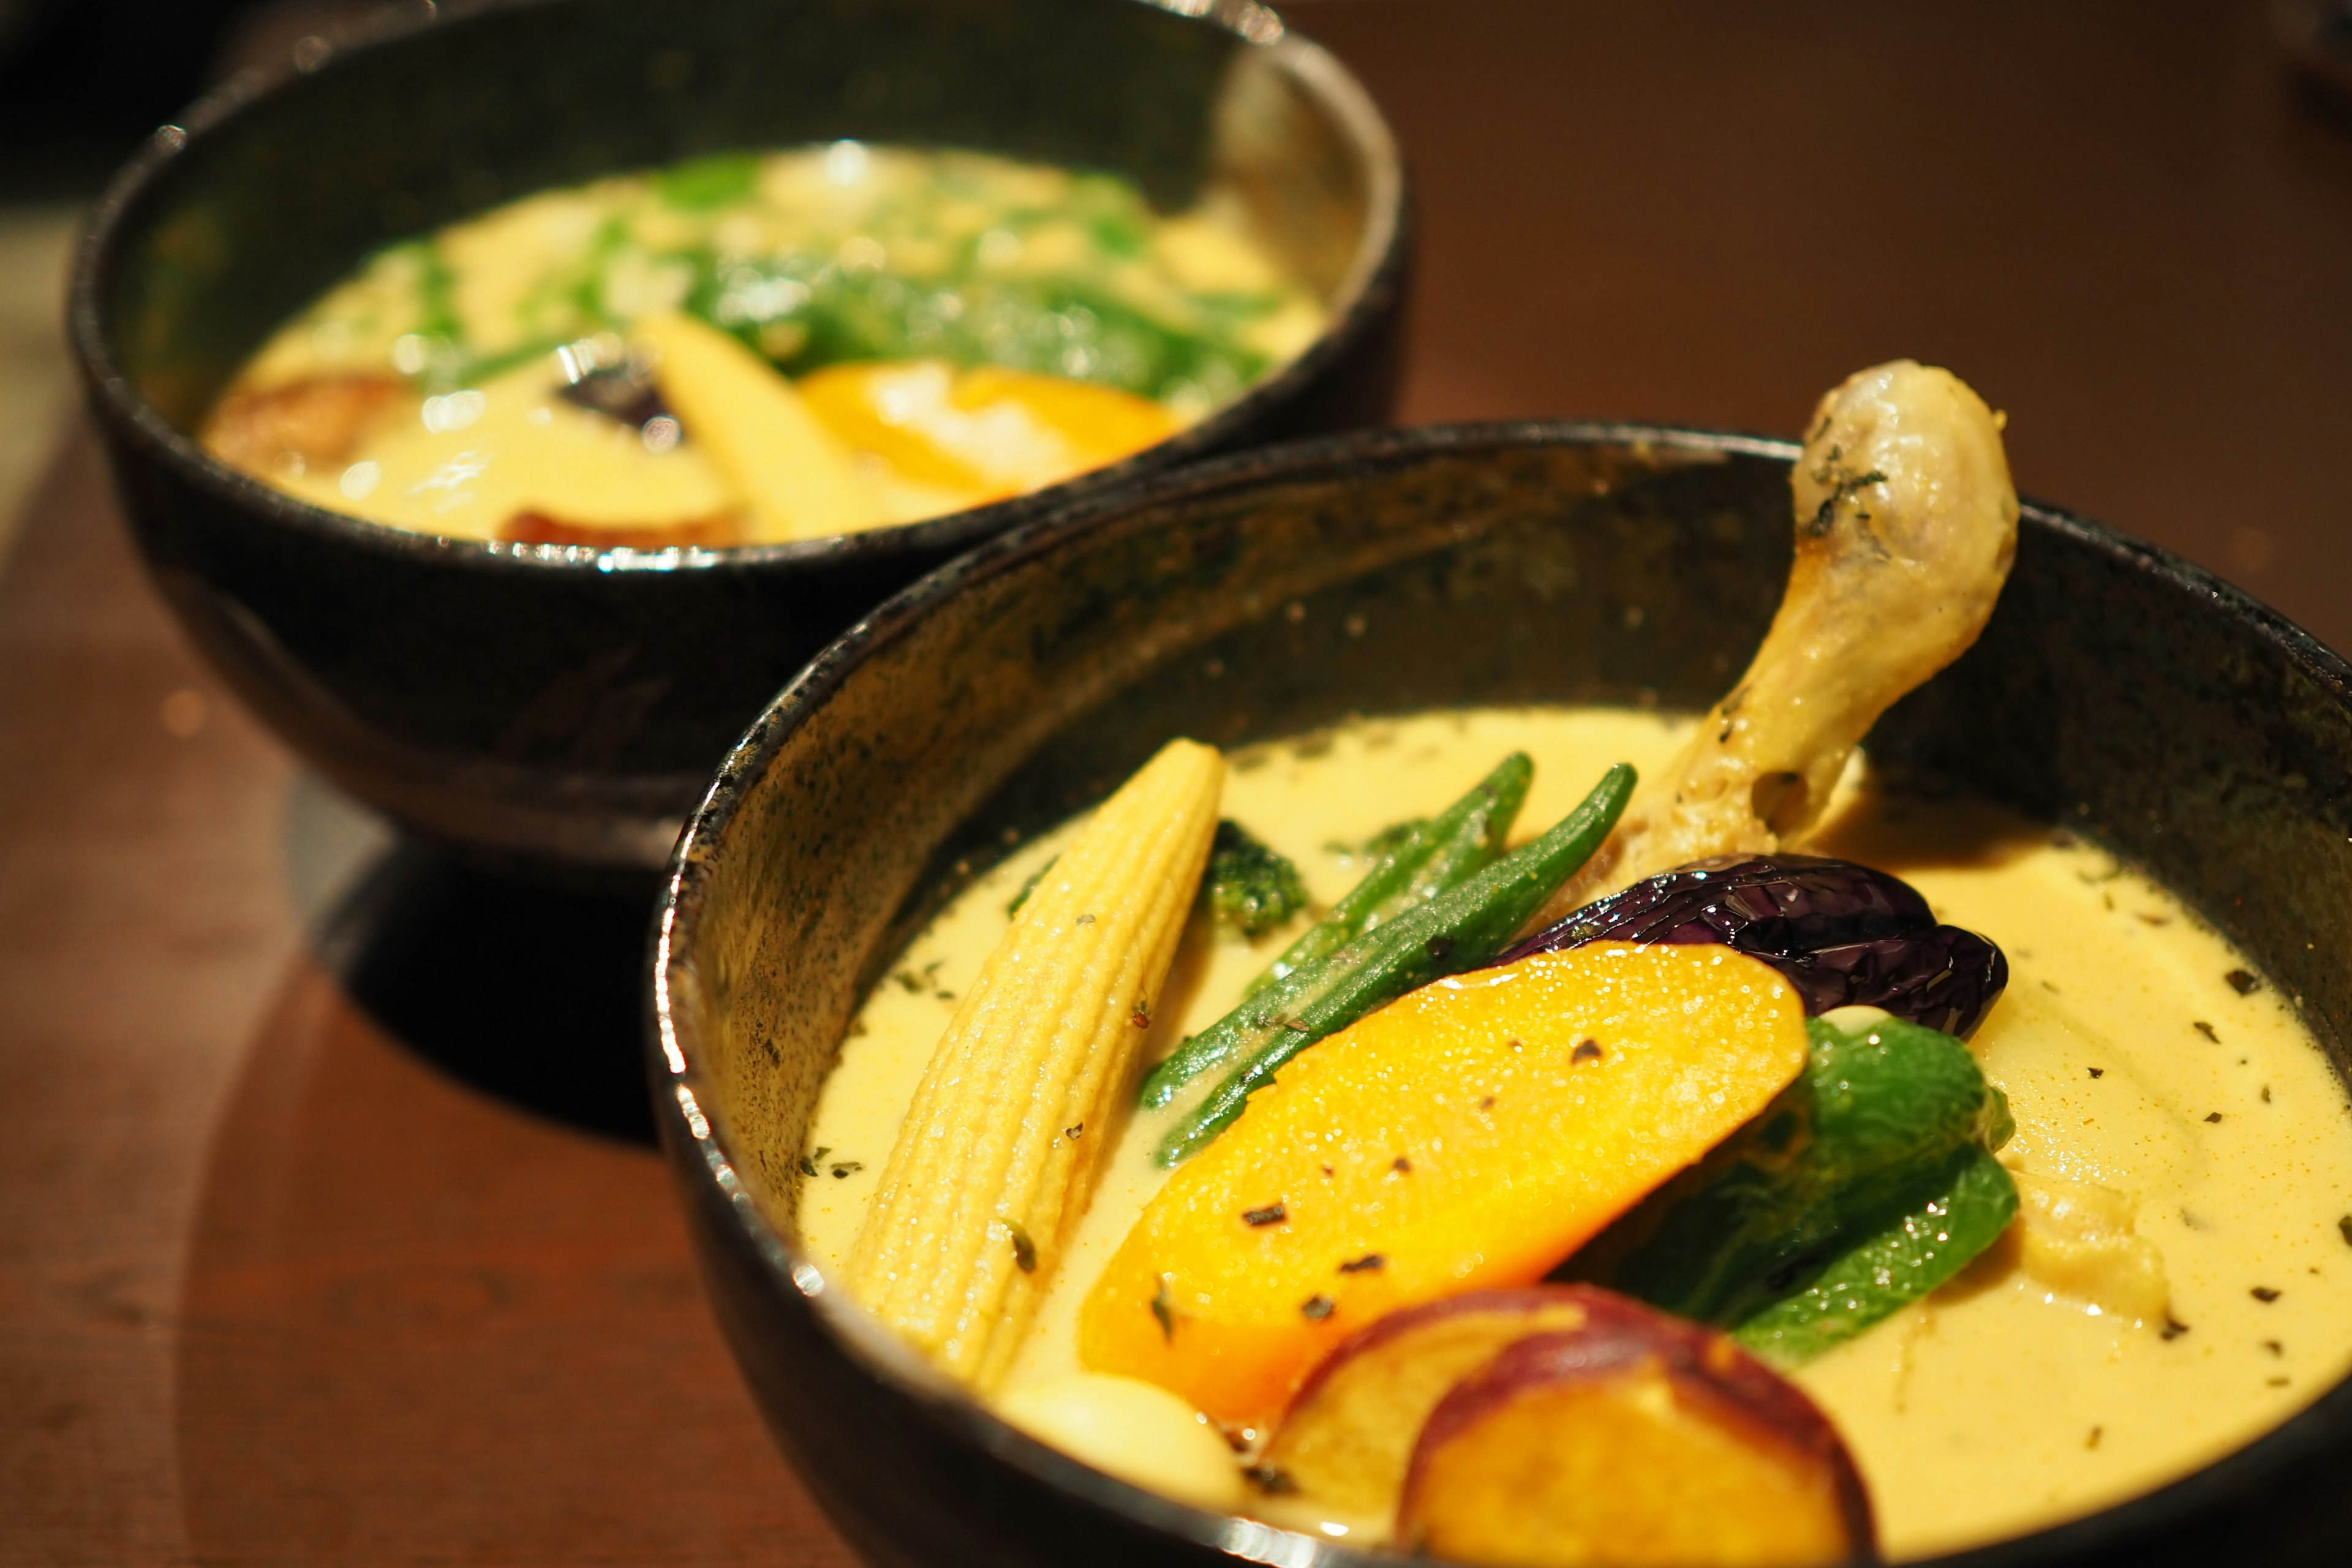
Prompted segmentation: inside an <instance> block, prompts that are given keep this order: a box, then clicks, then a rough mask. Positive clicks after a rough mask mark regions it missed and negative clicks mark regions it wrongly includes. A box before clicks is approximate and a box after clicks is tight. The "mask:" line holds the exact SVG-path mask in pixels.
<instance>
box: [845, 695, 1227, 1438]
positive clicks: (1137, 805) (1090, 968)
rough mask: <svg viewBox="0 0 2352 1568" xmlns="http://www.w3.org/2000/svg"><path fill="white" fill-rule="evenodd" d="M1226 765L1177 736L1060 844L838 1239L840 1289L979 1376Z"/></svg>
mask: <svg viewBox="0 0 2352 1568" xmlns="http://www.w3.org/2000/svg"><path fill="white" fill-rule="evenodd" d="M1224 773H1225V764H1224V759H1223V757H1222V756H1220V755H1219V754H1218V753H1217V752H1216V750H1215V749H1214V748H1213V747H1210V746H1203V745H1200V744H1197V743H1195V742H1191V741H1171V742H1169V743H1168V745H1167V746H1165V747H1163V748H1162V749H1161V750H1160V754H1159V755H1158V756H1156V757H1154V758H1152V760H1151V761H1150V763H1146V764H1145V765H1144V767H1143V769H1142V771H1141V772H1139V773H1137V774H1136V775H1135V776H1134V777H1133V778H1131V779H1129V781H1128V782H1127V783H1126V784H1124V785H1123V786H1121V788H1120V789H1119V791H1118V794H1116V795H1112V796H1111V797H1110V799H1108V801H1105V802H1104V803H1103V805H1101V807H1100V808H1099V809H1098V810H1097V811H1096V813H1095V815H1094V816H1093V818H1092V819H1091V820H1090V821H1088V822H1087V825H1086V826H1085V827H1084V828H1083V829H1082V830H1081V831H1080V833H1079V835H1078V837H1077V838H1076V841H1075V842H1074V843H1072V844H1071V846H1070V847H1069V848H1067V849H1066V850H1065V851H1063V853H1062V855H1061V857H1060V858H1058V859H1056V860H1055V862H1054V864H1053V867H1052V869H1051V870H1050V871H1049V872H1048V873H1047V874H1046V875H1045V878H1044V879H1041V880H1040V881H1039V882H1038V884H1037V886H1036V888H1035V889H1034V891H1033V892H1032V893H1031V894H1030V896H1029V898H1028V899H1027V900H1026V901H1025V902H1024V903H1023V904H1022V906H1021V910H1020V914H1019V916H1018V917H1017V918H1016V919H1015V920H1014V921H1013V927H1012V929H1011V930H1010V931H1006V932H1005V934H1004V938H1003V941H1002V942H999V943H998V944H997V947H996V951H995V952H992V953H991V954H989V957H988V962H987V963H986V964H985V965H983V966H982V970H981V973H980V978H979V980H978V981H977V982H976V983H975V984H973V985H972V986H971V989H970V990H969V991H967V992H966V993H965V994H964V998H963V1002H962V1005H961V1006H959V1007H958V1008H957V1009H956V1015H955V1019H954V1021H953V1022H952V1023H950V1025H949V1026H948V1029H947V1033H946V1034H945V1035H944V1036H942V1037H940V1043H939V1045H938V1046H937V1047H935V1048H934V1049H933V1051H932V1053H931V1060H930V1065H929V1067H928V1068H925V1069H924V1073H923V1080H922V1084H921V1087H919V1089H917V1090H916V1091H915V1100H914V1105H913V1108H912V1109H911V1110H909V1111H908V1115H907V1120H906V1122H905V1124H904V1125H903V1126H902V1127H901V1128H900V1130H899V1133H898V1143H897V1144H896V1146H895V1147H893V1148H892V1149H891V1151H890V1161H889V1163H888V1165H887V1166H886V1167H885V1168H884V1170H883V1173H882V1181H881V1184H880V1186H879V1187H878V1188H877V1191H876V1193H875V1195H874V1202H873V1206H872V1207H871V1208H870V1209H869V1210H867V1212H866V1223H865V1225H864V1226H863V1227H862V1228H861V1229H860V1230H859V1232H858V1235H857V1242H856V1246H855V1247H853V1248H852V1249H851V1251H850V1258H849V1267H848V1285H849V1289H850V1292H851V1294H853V1295H854V1296H856V1298H857V1300H859V1301H860V1302H862V1303H864V1305H865V1306H866V1308H867V1309H868V1310H871V1311H872V1312H874V1313H875V1314H876V1315H877V1317H879V1318H880V1319H881V1320H882V1321H884V1322H886V1323H887V1324H889V1325H890V1326H891V1327H892V1328H893V1329H895V1330H897V1331H898V1332H899V1333H900V1334H901V1335H903V1336H905V1337H906V1338H907V1339H908V1340H909V1341H911V1342H913V1343H914V1344H915V1345H917V1346H918V1347H919V1349H921V1350H922V1351H923V1352H925V1353H926V1354H927V1355H929V1357H930V1358H931V1359H932V1360H933V1361H935V1362H936V1363H938V1364H939V1365H940V1367H941V1368H942V1369H943V1370H945V1371H946V1372H948V1373H950V1375H952V1376H954V1377H957V1378H959V1379H961V1380H962V1381H963V1382H965V1383H967V1384H972V1385H974V1386H976V1387H978V1388H980V1389H982V1390H983V1391H985V1390H988V1389H990V1388H992V1387H993V1386H994V1385H995V1384H996V1382H997V1380H998V1379H999V1378H1001V1377H1002V1376H1003V1373H1004V1371H1005V1368H1006V1367H1007V1366H1008V1365H1009V1364H1010V1363H1011V1361H1012V1357H1013V1351H1014V1349H1015V1348H1016V1347H1017V1346H1018V1345H1019V1344H1020V1342H1021V1339H1022V1336H1023V1334H1024V1332H1025V1331H1026V1330H1027V1328H1028V1326H1029V1321H1030V1318H1031V1316H1032V1315H1033V1314H1034V1311H1035V1310H1036V1305H1037V1302H1038V1300H1040V1299H1041V1298H1042V1297H1043V1296H1044V1294H1045V1286H1046V1284H1047V1282H1048V1281H1049V1280H1050V1279H1052V1278H1053V1273H1054V1267H1055V1263H1056V1262H1058V1261H1059V1259H1060V1257H1061V1253H1062V1248H1063V1246H1064V1244H1065V1242H1066V1240H1067V1239H1068V1237H1069V1234H1070V1232H1071V1230H1072V1229H1073V1228H1074V1227H1075V1226H1076V1224H1077V1221H1078V1219H1079V1216H1080V1215H1084V1214H1085V1212H1086V1207H1087V1199H1088V1197H1089V1196H1090V1195H1091V1194H1092V1191H1093V1186H1094V1181H1095V1176H1096V1172H1097V1165H1098V1163H1099V1159H1098V1152H1099V1151H1101V1150H1103V1149H1104V1148H1105V1147H1106V1146H1107V1144H1108V1132H1109V1131H1110V1128H1111V1126H1112V1125H1113V1123H1114V1121H1115V1120H1116V1118H1117V1114H1118V1110H1119V1109H1120V1107H1119V1097H1120V1096H1121V1095H1122V1094H1124V1093H1126V1092H1128V1087H1129V1086H1128V1077H1129V1067H1130V1066H1131V1065H1132V1064H1133V1062H1134V1060H1135V1053H1136V1050H1137V1048H1138V1047H1139V1046H1140V1045H1141V1044H1142V1042H1143V1037H1144V1036H1145V1034H1146V1033H1147V1032H1148V1030H1149V1028H1150V1022H1151V1010H1152V1007H1153V1005H1154V1004H1155V1003H1156V1002H1157V1001H1158V1000H1159V995H1160V984H1161V983H1162V982H1163V981H1164V980H1165V979H1166V978H1167V975H1168V967H1169V964H1170V963H1171V962H1172V961H1173V959H1174V958H1175V955H1176V943H1177V939H1178V938H1179V937H1180V936H1181V934H1182V933H1183V929H1184V920H1185V915H1186V912H1187V911H1188V910H1190V908H1191V907H1192V897H1193V893H1194V890H1195V889H1196V888H1197V887H1198V885H1199V883H1200V879H1201V872H1202V867H1203V866H1204V865H1205V864H1206V862H1207V859H1208V855H1209V844H1210V839H1211V837H1213V834H1214V833H1215V831H1216V826H1217V802H1218V797H1219V795H1220V793H1221V792H1222V790H1223V785H1224Z"/></svg>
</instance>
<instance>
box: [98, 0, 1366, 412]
mask: <svg viewBox="0 0 2352 1568" xmlns="http://www.w3.org/2000/svg"><path fill="white" fill-rule="evenodd" d="M1237 50H1239V51H1241V57H1242V58H1244V59H1246V60H1247V61H1248V64H1249V68H1247V69H1239V68H1236V51H1237ZM485 62H495V69H487V68H486V67H485ZM1333 112H1334V110H1333V107H1332V105H1331V104H1329V103H1328V102H1326V101H1324V100H1320V99H1318V97H1316V96H1315V95H1314V94H1313V93H1312V92H1311V91H1310V90H1308V89H1307V86H1306V85H1305V83H1304V80H1303V79H1302V78H1301V77H1300V76H1299V75H1298V73H1297V63H1296V59H1295V54H1294V52H1293V51H1286V50H1283V49H1275V50H1262V49H1245V48H1244V47H1243V46H1242V45H1241V44H1240V41H1239V40H1238V39H1237V38H1236V37H1234V36H1233V35H1232V34H1230V33H1227V32H1226V31H1224V30H1223V29H1222V28H1219V27H1214V26H1202V25H1201V24H1200V23H1198V22H1196V21H1193V20H1192V19H1190V18H1187V17H1184V16H1178V15H1175V14H1172V13H1171V12H1170V11H1167V10H1163V9H1160V8H1159V7H1156V6H1153V5H1145V4H1140V3H1131V0H783V3H779V4H775V5H766V6H751V5H739V4H728V3H726V0H680V3H678V4H675V5H657V6H656V5H637V4H635V3H634V0H586V3H584V4H578V5H505V6H499V7H495V8H492V9H489V10H487V11H485V12H482V13H479V14H476V15H472V16H463V17H460V18H457V19H456V20H453V21H450V22H447V23H444V24H440V25H438V26H432V27H428V28H425V29H423V30H422V31H420V32H419V33H417V34H415V35H414V36H412V37H405V38H402V39H398V40H395V41H394V42H393V43H391V44H389V45H387V46H384V47H378V48H374V49H371V50H368V51H365V52H363V53H362V54H359V55H356V56H353V57H351V58H347V59H336V60H331V61H330V62H329V63H328V64H327V65H326V66H325V67H323V68H320V70H318V71H317V72H316V73H315V74H314V75H312V76H310V77H309V78H307V79H296V80H293V81H291V82H289V83H288V84H287V86H286V87H285V88H284V89H281V90H279V91H278V93H277V94H275V95H274V96H273V98H272V99H271V100H270V101H269V102H268V104H266V105H265V106H262V107H261V108H260V109H258V110H256V111H254V112H249V113H247V114H245V115H242V116H240V117H238V118H237V119H236V121H234V122H232V123H229V124H226V125H225V126H223V127H222V128H221V129H220V130H219V131H217V132H213V133H212V134H211V135H210V136H208V137H207V139H206V140H207V145H206V147H205V156H203V157H194V156H188V157H184V158H182V159H180V160H178V161H177V163H176V164H175V165H174V166H173V168H172V169H171V170H169V171H168V172H167V173H166V174H164V176H163V178H161V179H160V180H159V181H157V182H156V184H154V185H153V186H152V187H151V188H150V190H149V192H148V193H147V195H146V198H145V204H144V211H143V212H142V214H140V215H139V216H138V217H136V218H135V219H134V220H133V222H132V223H131V225H130V226H129V227H128V230H127V231H126V233H125V236H124V238H123V242H122V247H121V252H120V259H119V262H118V264H117V265H116V266H115V267H114V268H112V269H111V272H110V277H109V278H108V279H107V280H106V285H105V288H106V295H107V297H106V300H105V304H106V308H107V312H108V319H109V320H110V322H111V323H112V324H113V342H112V346H113V350H114V352H115V353H116V354H117V356H118V357H119V358H120V360H121V363H122V364H123V365H124V367H125V368H126V370H127V371H128V373H129V374H130V375H131V380H132V381H133V383H134V384H136V385H137V386H138V388H139V390H140V392H141V393H142V395H144V396H145V397H146V398H147V399H148V400H149V401H150V402H152V404H154V405H155V406H156V407H157V408H158V409H160V410H161V411H162V412H163V415H164V416H165V417H166V418H168V419H170V420H171V421H172V422H173V424H175V425H177V426H179V427H181V428H183V429H192V428H194V426H195V425H196V424H197V423H198V422H200V421H201V419H202V418H203V416H204V414H205V410H206V409H208V408H209V407H210V406H211V405H212V403H213V402H214V401H215V399H216V398H217V396H218V395H219V394H220V392H221V390H222V389H223V387H224V386H226V384H227V382H228V381H229V379H230V378H231V377H232V376H233V375H234V374H236V370H237V368H238V367H239V366H240V365H241V364H242V363H244V362H245V360H246V359H247V357H248V356H249V355H250V354H251V353H253V351H254V350H255V349H256V348H257V347H258V346H259V345H260V344H261V343H262V342H264V341H265V340H266V339H267V338H268V335H269V334H270V333H271V332H272V331H275V330H276V329H277V328H278V325H279V324H280V323H282V322H283V321H285V320H286V319H287V318H288V317H289V316H290V315H291V314H292V313H293V312H294V311H296V310H299V309H300V308H301V307H302V306H304V305H306V304H308V303H309V302H310V300H312V299H314V298H316V297H317V296H318V295H319V294H320V292H321V291H322V290H324V289H327V288H329V287H330V286H331V285H332V284H334V283H335V282H337V281H339V280H340V279H342V278H343V277H345V276H347V275H348V274H349V272H350V271H351V269H352V266H353V265H354V264H355V262H356V261H357V259H358V258H361V257H362V256H364V255H366V254H368V253H369V252H371V251H373V250H374V249H375V248H377V247H380V246H383V245H385V244H387V243H390V242H391V241H394V240H396V239H400V238H404V237H408V236H412V235H415V234H418V233H423V232H427V231H430V230H431V229H433V228H435V227H436V226H440V225H442V224H445V223H447V222H450V221H452V220H454V219H456V218H458V217H462V216H467V215H468V214H471V213H476V212H479V211H482V210H484V209H486V208H488V207H491V206H494V205H498V204H499V203H501V202H504V201H508V200H510V199H513V198H514V197H517V196H520V195H528V194H530V192H533V191H538V190H542V189H546V188H548V187H551V186H560V185H566V184H576V183H578V182H580V181H583V180H586V179H591V178H593V177H596V176H598V175H602V174H609V173H613V172H615V171H620V170H627V169H636V168H647V167H655V166H659V165H662V164H666V163H672V162H674V161H676V160H677V159H680V158H686V157H691V156H695V155H698V154H701V153H718V152H725V151H732V150H736V149H741V148H759V147H784V146H794V145H801V144H805V143H809V142H827V141H832V140H835V139H836V138H842V137H853V138H859V139H864V140H869V141H874V142H913V143H919V144H928V145H942V146H961V147H972V148H980V149H984V150H987V151H992V152H997V153H1006V154H1009V155H1012V156H1015V157H1021V158H1028V159H1035V160H1039V161H1043V162H1048V163H1065V164H1071V165H1076V166H1082V167H1092V168H1108V169H1110V170H1112V171H1114V172H1116V173H1118V174H1124V175H1126V176H1128V177H1129V178H1130V179H1133V180H1134V181H1136V182H1137V184H1139V186H1140V187H1141V188H1142V189H1143V190H1144V191H1145V193H1146V194H1147V195H1149V196H1150V198H1151V199H1152V200H1153V201H1154V202H1155V203H1158V204H1160V205H1165V206H1171V207H1173V206H1181V205H1184V204H1185V203H1187V202H1189V201H1190V200H1191V199H1192V196H1193V195H1195V193H1196V192H1197V190H1198V188H1199V186H1200V184H1201V182H1202V178H1203V176H1204V174H1207V173H1208V172H1209V171H1210V170H1211V169H1212V168H1214V169H1215V170H1217V171H1218V172H1220V173H1222V174H1225V175H1227V176H1228V177H1230V178H1232V179H1234V181H1235V183H1236V184H1239V185H1240V186H1241V188H1242V189H1243V190H1244V195H1246V196H1248V197H1249V198H1250V203H1249V205H1251V207H1252V209H1253V210H1254V211H1255V212H1256V213H1257V214H1259V215H1260V216H1261V217H1262V218H1263V219H1265V228H1264V237H1265V239H1266V241H1267V242H1268V244H1269V245H1270V246H1271V247H1272V248H1274V249H1275V250H1276V252H1277V253H1278V254H1280V255H1281V256H1282V257H1283V258H1284V259H1285V260H1286V261H1287V262H1289V263H1290V264H1291V265H1292V266H1293V267H1295V268H1297V269H1298V271H1299V272H1300V273H1301V275H1302V276H1305V277H1307V278H1308V279H1312V280H1314V281H1316V282H1317V283H1318V285H1320V286H1321V287H1323V288H1324V289H1325V291H1326V292H1327V294H1329V293H1330V292H1331V291H1332V290H1335V289H1338V287H1339V284H1340V281H1341V279H1343V278H1346V277H1348V276H1350V275H1351V274H1350V268H1352V267H1353V266H1354V265H1355V263H1356V261H1357V258H1358V257H1359V254H1360V251H1361V250H1362V249H1363V247H1364V246H1365V243H1366V235H1365V225H1366V216H1367V214H1368V212H1369V211H1370V203H1371V199H1372V193H1371V188H1370V179H1371V175H1370V172H1369V171H1367V170H1366V169H1365V168H1364V167H1362V166H1361V163H1360V157H1359V156H1358V155H1357V154H1356V153H1354V152H1353V151H1351V144H1350V142H1349V137H1348V136H1347V135H1346V134H1345V133H1344V132H1343V128H1342V127H1340V126H1339V124H1338V123H1337V122H1336V121H1334V120H1333V119H1332V115H1333ZM420 128H422V129H420ZM355 198H357V199H355Z"/></svg>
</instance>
